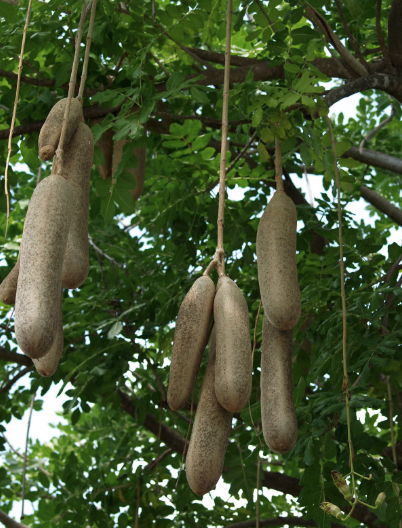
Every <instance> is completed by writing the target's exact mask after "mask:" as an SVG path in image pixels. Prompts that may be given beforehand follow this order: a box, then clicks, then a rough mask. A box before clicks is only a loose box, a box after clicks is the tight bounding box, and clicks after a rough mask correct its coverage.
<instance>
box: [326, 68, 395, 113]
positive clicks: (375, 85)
mask: <svg viewBox="0 0 402 528" xmlns="http://www.w3.org/2000/svg"><path fill="white" fill-rule="evenodd" d="M373 89H375V90H382V91H383V92H386V93H388V94H390V95H393V96H394V97H395V99H397V100H398V101H399V102H402V89H401V84H400V81H399V78H398V77H396V76H395V75H388V74H385V73H373V74H371V75H366V76H365V77H360V78H359V79H354V80H353V81H350V82H348V83H346V84H344V85H342V86H340V87H339V88H334V89H333V90H330V91H329V92H328V93H327V94H326V95H324V96H323V97H322V99H323V100H324V101H325V102H326V104H327V105H328V106H329V107H330V106H332V105H333V104H335V103H337V102H338V101H340V100H341V99H345V98H346V97H349V96H351V95H353V94H356V93H359V92H363V91H364V90H373Z"/></svg>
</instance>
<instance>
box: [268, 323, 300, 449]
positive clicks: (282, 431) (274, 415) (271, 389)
mask: <svg viewBox="0 0 402 528" xmlns="http://www.w3.org/2000/svg"><path fill="white" fill-rule="evenodd" d="M292 337H293V330H287V331H282V330H278V329H277V328H275V327H274V326H273V325H272V324H271V323H270V321H269V320H268V318H267V317H266V316H265V315H264V323H263V328H262V353H261V417H262V432H263V434H264V438H265V441H266V443H267V445H268V447H269V448H270V449H272V451H274V452H275V453H286V452H287V451H290V450H291V449H292V447H293V446H294V445H295V443H296V440H297V419H296V414H295V407H294V403H293V385H292Z"/></svg>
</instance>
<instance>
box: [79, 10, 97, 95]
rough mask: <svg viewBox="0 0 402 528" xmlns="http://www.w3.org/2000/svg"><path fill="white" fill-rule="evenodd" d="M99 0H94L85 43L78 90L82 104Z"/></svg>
mask: <svg viewBox="0 0 402 528" xmlns="http://www.w3.org/2000/svg"><path fill="white" fill-rule="evenodd" d="M97 1H98V0H93V1H92V8H91V18H90V20H89V28H88V35H87V42H86V45H85V56H84V65H83V67H82V75H81V83H80V90H79V92H78V99H79V100H80V102H81V104H83V103H84V88H85V83H86V81H87V73H88V62H89V52H90V51H91V44H92V34H93V32H94V24H95V13H96V4H97Z"/></svg>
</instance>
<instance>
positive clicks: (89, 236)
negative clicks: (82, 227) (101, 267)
mask: <svg viewBox="0 0 402 528" xmlns="http://www.w3.org/2000/svg"><path fill="white" fill-rule="evenodd" d="M88 242H89V244H90V245H91V246H92V247H93V248H94V250H95V251H96V252H97V253H98V254H99V255H102V257H105V259H107V260H108V261H109V262H111V263H112V264H115V265H116V266H117V267H118V268H121V269H123V270H125V266H124V265H123V264H120V263H119V262H117V261H116V260H114V258H112V257H109V255H108V254H107V253H105V252H104V251H102V250H101V249H100V248H98V246H97V245H96V244H95V242H94V241H93V239H92V237H91V235H88Z"/></svg>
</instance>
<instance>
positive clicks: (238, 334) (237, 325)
mask: <svg viewBox="0 0 402 528" xmlns="http://www.w3.org/2000/svg"><path fill="white" fill-rule="evenodd" d="M214 320H215V328H216V379H215V391H216V397H217V398H218V401H219V403H220V404H221V405H222V407H224V408H225V409H226V410H227V411H230V412H232V413H234V412H240V411H241V410H242V409H243V407H244V406H245V405H246V404H247V402H248V400H249V398H250V394H251V386H252V369H253V366H252V361H251V341H250V324H249V316H248V307H247V302H246V299H245V298H244V295H243V294H242V292H241V290H240V289H239V288H238V286H237V284H236V283H234V282H233V281H232V279H230V278H229V277H226V276H225V277H221V278H220V279H219V281H218V285H217V287H216V296H215V300H214Z"/></svg>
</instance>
